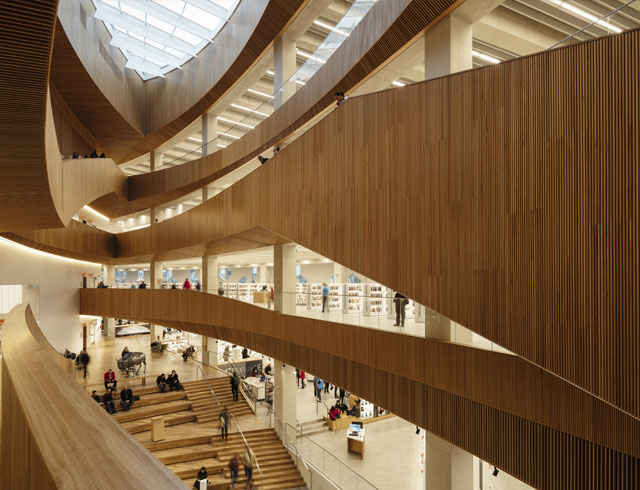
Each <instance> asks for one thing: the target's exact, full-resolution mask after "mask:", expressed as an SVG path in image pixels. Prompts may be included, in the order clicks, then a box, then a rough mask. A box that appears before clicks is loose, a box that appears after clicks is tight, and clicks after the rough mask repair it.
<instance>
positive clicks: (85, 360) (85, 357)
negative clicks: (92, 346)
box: [80, 349, 90, 378]
mask: <svg viewBox="0 0 640 490" xmlns="http://www.w3.org/2000/svg"><path fill="white" fill-rule="evenodd" d="M89 361H90V358H89V354H87V351H86V350H85V349H82V351H81V352H80V365H81V366H82V369H83V370H84V374H83V375H82V377H83V378H86V377H87V366H88V365H89Z"/></svg>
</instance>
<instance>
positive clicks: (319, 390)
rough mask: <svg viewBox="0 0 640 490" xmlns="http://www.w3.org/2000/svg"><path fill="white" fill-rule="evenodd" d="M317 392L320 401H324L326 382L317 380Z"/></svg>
mask: <svg viewBox="0 0 640 490" xmlns="http://www.w3.org/2000/svg"><path fill="white" fill-rule="evenodd" d="M316 383H317V385H316V390H317V393H318V401H322V390H323V389H324V381H322V380H321V379H320V378H316Z"/></svg>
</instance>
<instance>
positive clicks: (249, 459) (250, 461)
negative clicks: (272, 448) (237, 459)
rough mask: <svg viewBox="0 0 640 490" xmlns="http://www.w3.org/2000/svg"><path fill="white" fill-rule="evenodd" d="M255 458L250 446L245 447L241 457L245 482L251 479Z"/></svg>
mask: <svg viewBox="0 0 640 490" xmlns="http://www.w3.org/2000/svg"><path fill="white" fill-rule="evenodd" d="M255 460H256V456H255V454H253V451H252V450H251V448H247V449H246V450H245V451H244V455H243V457H242V464H243V465H244V476H245V477H246V478H247V483H248V482H250V481H251V480H252V479H253V465H254V462H255Z"/></svg>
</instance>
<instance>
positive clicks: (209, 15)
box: [93, 0, 237, 80]
mask: <svg viewBox="0 0 640 490" xmlns="http://www.w3.org/2000/svg"><path fill="white" fill-rule="evenodd" d="M93 3H94V5H95V7H96V11H95V13H94V17H95V18H96V19H99V20H101V21H102V22H104V25H105V26H106V28H107V30H108V31H109V33H110V34H111V42H110V44H111V46H115V47H117V48H119V49H120V51H122V54H123V55H124V57H125V58H126V59H127V63H126V65H125V66H126V68H130V69H132V70H136V72H138V74H139V75H140V77H142V79H143V80H149V79H151V78H154V77H164V75H165V74H166V73H168V72H170V71H171V70H174V69H176V68H179V67H180V66H182V65H183V64H184V63H186V62H187V61H189V60H190V59H191V58H193V57H194V56H197V54H198V53H199V52H200V51H201V50H202V49H204V48H205V47H206V46H207V45H208V44H209V43H210V42H212V40H213V38H214V37H215V35H216V34H217V33H218V31H219V30H220V29H221V28H222V27H223V26H224V25H225V23H226V22H227V20H228V19H229V17H230V16H231V14H232V13H233V10H234V9H235V5H237V1H236V0H93Z"/></svg>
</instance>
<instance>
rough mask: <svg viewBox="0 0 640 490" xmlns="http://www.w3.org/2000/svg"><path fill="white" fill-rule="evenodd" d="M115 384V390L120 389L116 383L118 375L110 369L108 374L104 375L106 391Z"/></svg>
mask: <svg viewBox="0 0 640 490" xmlns="http://www.w3.org/2000/svg"><path fill="white" fill-rule="evenodd" d="M110 384H113V387H114V389H115V388H117V387H118V382H117V381H116V373H114V372H113V371H112V370H111V369H109V370H108V371H107V372H106V373H104V389H105V390H106V389H107V388H109V385H110Z"/></svg>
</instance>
